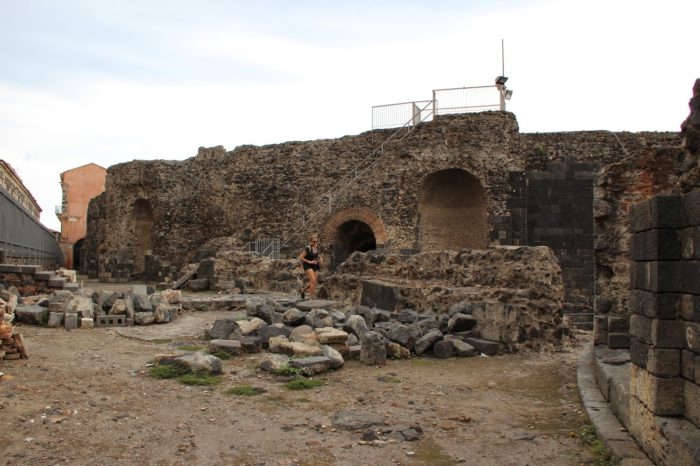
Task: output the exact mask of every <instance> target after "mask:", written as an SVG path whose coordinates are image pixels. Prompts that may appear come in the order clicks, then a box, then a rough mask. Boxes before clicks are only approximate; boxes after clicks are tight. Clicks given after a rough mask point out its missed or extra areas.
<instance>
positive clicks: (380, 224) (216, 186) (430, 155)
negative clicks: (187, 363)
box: [82, 112, 680, 309]
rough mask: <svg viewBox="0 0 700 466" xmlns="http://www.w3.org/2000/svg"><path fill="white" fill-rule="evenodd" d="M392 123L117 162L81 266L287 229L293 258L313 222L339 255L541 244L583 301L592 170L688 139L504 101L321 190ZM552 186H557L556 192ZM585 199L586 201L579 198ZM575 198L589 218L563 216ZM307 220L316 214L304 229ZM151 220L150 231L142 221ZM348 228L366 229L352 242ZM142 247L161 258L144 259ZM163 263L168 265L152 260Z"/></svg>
mask: <svg viewBox="0 0 700 466" xmlns="http://www.w3.org/2000/svg"><path fill="white" fill-rule="evenodd" d="M392 133H393V132H392V131H391V130H384V131H375V132H374V134H372V133H371V132H368V133H363V134H360V135H357V136H346V137H342V138H339V139H333V140H318V141H307V142H289V143H285V144H277V145H270V146H262V147H256V146H242V147H238V148H236V149H235V150H233V151H231V152H227V153H222V151H221V149H220V148H217V149H216V150H212V151H206V150H204V151H200V154H199V155H200V157H197V158H191V159H188V160H185V161H181V162H174V161H163V160H155V161H133V162H129V163H123V164H119V165H115V166H112V167H110V168H109V170H108V175H107V183H106V190H105V193H103V194H102V195H101V196H99V197H98V198H96V199H95V200H93V202H92V203H91V206H90V211H89V226H88V235H87V238H86V242H85V245H84V248H83V249H84V260H83V261H82V264H84V265H85V267H86V268H85V269H84V271H85V272H88V275H91V276H97V277H100V278H101V279H105V280H113V281H127V280H130V279H134V278H136V277H139V278H145V279H147V280H149V281H160V280H161V279H162V277H164V276H167V275H172V270H173V269H177V268H182V267H184V266H185V265H186V264H188V263H193V262H197V261H198V260H200V259H201V257H199V256H200V254H201V252H202V248H203V247H204V245H205V243H207V242H208V241H210V240H212V239H215V238H230V239H232V240H233V241H234V242H236V243H237V244H240V245H241V247H243V246H244V245H245V243H246V242H248V241H251V240H254V239H256V238H270V237H276V238H282V243H283V247H282V253H283V254H287V255H288V256H291V255H296V254H297V253H298V251H299V250H300V249H301V248H302V247H303V245H304V244H305V238H306V235H307V234H309V233H312V232H319V233H323V235H322V239H323V240H324V244H323V246H324V247H325V248H326V250H327V254H328V255H331V256H336V255H337V256H338V257H339V258H344V257H347V256H348V255H349V254H350V253H352V252H353V251H355V250H363V249H362V248H361V247H360V246H358V245H364V244H370V243H371V244H374V245H376V247H379V248H380V249H382V250H386V251H388V252H410V253H415V252H419V251H428V250H430V249H431V248H432V247H437V248H439V249H445V248H449V249H455V250H458V249H461V248H463V247H484V246H488V245H499V244H500V245H508V244H514V245H528V244H537V245H539V244H542V245H547V246H551V247H552V248H553V249H554V250H555V252H556V253H557V256H558V257H559V258H560V260H561V261H562V263H563V265H564V276H565V280H566V282H565V283H566V286H567V289H569V290H570V292H568V294H567V297H568V299H570V301H571V303H570V304H571V306H569V308H571V309H578V308H580V307H585V306H588V305H590V294H591V293H590V290H591V288H592V278H591V277H590V275H591V272H590V270H591V265H590V257H591V250H592V248H591V244H590V243H591V241H590V232H588V231H587V230H586V227H585V226H583V225H580V226H581V227H583V228H579V227H573V228H568V229H567V228H565V227H567V226H568V224H569V223H570V222H569V221H568V220H567V218H569V219H571V218H576V219H577V220H580V221H581V222H582V223H583V222H586V221H587V220H586V219H587V217H590V215H591V214H590V212H592V202H591V200H590V196H588V195H587V194H586V195H582V194H581V193H583V192H584V191H587V190H588V189H589V187H588V186H589V185H588V184H587V183H588V181H589V180H588V178H587V177H589V175H590V173H589V174H586V175H584V173H586V172H588V171H589V170H588V169H589V167H598V166H600V165H602V164H606V163H609V162H611V161H619V160H620V159H621V158H622V157H623V156H624V153H625V152H624V151H625V150H633V149H634V150H638V149H640V148H645V147H657V146H665V145H674V144H675V145H678V144H679V141H680V140H679V137H678V134H677V133H617V134H613V133H610V132H605V131H589V132H572V133H550V134H520V133H519V131H518V124H517V121H516V119H515V116H514V115H513V114H511V113H507V112H484V113H478V114H463V115H451V116H441V117H439V118H437V119H436V120H435V121H433V122H430V123H425V124H421V125H419V126H418V127H416V128H415V130H413V131H412V132H411V133H409V134H407V135H405V137H403V138H395V139H394V140H392V141H391V142H390V143H388V144H386V145H385V146H384V147H383V156H382V157H381V158H379V159H378V161H377V162H376V163H375V164H374V165H373V166H372V167H371V169H370V170H369V171H367V172H366V173H365V174H364V175H363V176H362V177H361V178H360V179H359V181H357V182H356V183H354V184H353V185H351V186H350V187H349V188H348V189H346V190H344V191H343V193H342V195H341V196H336V195H334V196H332V198H331V200H330V203H329V202H328V199H327V197H325V196H324V193H325V192H326V191H327V190H329V189H330V188H331V187H332V186H333V185H334V184H335V183H336V182H338V180H340V179H341V177H343V176H344V175H346V174H347V173H348V172H349V171H351V169H353V168H354V167H356V166H357V164H358V163H360V162H361V161H362V160H364V159H365V158H366V157H367V156H368V155H370V154H372V153H373V152H374V151H375V150H376V149H377V148H378V147H379V144H380V142H381V141H383V140H385V139H386V138H388V137H389V136H390V135H391V134H392ZM625 148H626V149H625ZM210 152H211V153H210ZM561 163H564V165H562V164H561ZM547 173H549V174H551V175H552V177H551V178H550V177H549V175H547ZM562 176H563V180H562V178H561V177H562ZM567 177H569V178H567ZM459 179H465V180H471V181H470V183H471V186H472V187H471V188H470V189H469V190H466V191H464V192H465V193H467V194H469V196H468V197H469V199H462V198H460V197H458V196H454V197H453V198H452V199H450V196H449V193H442V192H441V191H440V189H442V188H440V183H439V182H436V181H435V180H438V181H439V180H459ZM523 183H524V184H523ZM557 183H559V184H560V185H561V186H559V187H557V188H556V189H557V190H558V191H557V194H556V195H555V194H552V193H550V191H549V188H550V187H554V186H555V185H556V184H557ZM591 183H592V181H591ZM436 189H437V190H436ZM528 190H529V194H530V198H529V199H530V201H529V202H528V196H527V195H528ZM564 191H566V192H564ZM460 192H461V191H460ZM577 193H578V194H577ZM523 195H524V196H525V198H524V199H523ZM580 196H582V197H583V201H582V202H583V203H584V204H588V207H586V206H585V205H584V206H579V205H578V204H579V203H578V200H577V198H578V197H580ZM560 197H561V199H563V200H562V201H560V200H559V198H560ZM428 198H430V199H432V201H430V202H428V201H427V200H428ZM475 199H477V201H475ZM435 200H437V201H436V202H435ZM540 200H541V201H542V202H543V203H545V204H546V206H547V209H549V211H548V212H546V213H540V214H536V213H535V212H534V210H535V209H536V208H538V207H542V206H545V204H542V203H540V202H539V201H540ZM317 201H318V202H317ZM579 207H580V208H581V209H582V212H579V214H580V215H576V216H573V217H567V215H571V214H572V213H571V212H570V210H571V209H573V208H579ZM557 209H559V213H557V212H556V210H557ZM583 210H585V212H583ZM137 211H138V212H141V214H139V218H138V219H137V218H136V217H137ZM144 212H145V213H146V214H143V213H144ZM537 215H540V217H539V218H538V217H537ZM545 216H546V217H550V218H545ZM144 219H145V220H144ZM149 219H150V220H149ZM474 219H476V220H478V221H472V220H474ZM482 219H483V221H482ZM302 220H307V221H308V223H307V224H306V225H305V226H304V227H302V228H298V227H299V226H300V225H301V223H300V222H302ZM149 221H150V222H151V223H152V225H151V227H150V229H149V228H148V225H144V222H146V223H147V222H149ZM547 222H549V224H548V225H549V226H545V225H546V224H547ZM346 227H347V228H346ZM355 227H358V228H356V229H353V228H355ZM450 228H451V229H452V230H451V231H445V230H446V229H450ZM469 228H473V230H471V231H461V230H464V229H469ZM528 228H529V230H528ZM560 230H561V231H560ZM565 230H567V231H565ZM140 231H152V234H151V235H150V237H145V236H146V235H143V234H141V235H139V232H140ZM576 231H578V232H576ZM341 233H342V235H341ZM560 233H561V235H560ZM353 234H354V235H358V237H359V235H365V236H367V238H364V237H359V240H362V241H350V240H348V239H347V236H348V235H353ZM572 234H575V235H579V236H580V237H579V236H576V237H575V238H574V237H571V235H572ZM341 236H342V238H341ZM356 239H358V238H356ZM365 239H366V240H367V241H364V240H365ZM341 240H342V241H341ZM576 241H579V243H576ZM583 242H587V243H586V244H583ZM452 243H454V244H452ZM339 246H342V247H339ZM343 248H344V249H343ZM144 255H149V256H156V257H157V258H158V259H157V260H155V261H153V260H151V261H146V260H144V257H143V256H144ZM159 262H163V263H164V264H167V265H164V267H166V269H167V270H161V271H158V270H156V268H157V267H154V266H151V267H146V264H147V263H149V264H151V265H153V264H157V263H159ZM329 262H330V263H333V265H337V264H338V263H339V262H340V261H332V260H331V261H329ZM584 269H585V270H584ZM584 282H586V283H584Z"/></svg>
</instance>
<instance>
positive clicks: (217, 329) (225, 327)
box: [137, 313, 240, 340]
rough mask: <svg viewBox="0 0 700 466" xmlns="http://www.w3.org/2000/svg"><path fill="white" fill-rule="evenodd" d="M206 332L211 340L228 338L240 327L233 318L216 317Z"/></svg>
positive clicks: (238, 331)
mask: <svg viewBox="0 0 700 466" xmlns="http://www.w3.org/2000/svg"><path fill="white" fill-rule="evenodd" d="M137 314H138V313H137ZM137 323H138V321H137ZM207 333H208V334H209V337H211V338H212V339H213V340H228V339H230V338H231V336H232V335H234V334H236V333H240V327H239V325H238V322H236V321H235V320H234V319H231V318H224V319H217V320H216V321H214V325H213V326H212V328H211V329H209V331H208V332H207Z"/></svg>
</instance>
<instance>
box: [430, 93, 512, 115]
mask: <svg viewBox="0 0 700 466" xmlns="http://www.w3.org/2000/svg"><path fill="white" fill-rule="evenodd" d="M433 102H434V107H433V109H434V110H433V112H434V113H435V115H451V114H454V113H469V112H483V111H484V110H502V101H501V92H500V91H499V89H498V87H497V86H474V87H453V88H450V89H434V90H433Z"/></svg>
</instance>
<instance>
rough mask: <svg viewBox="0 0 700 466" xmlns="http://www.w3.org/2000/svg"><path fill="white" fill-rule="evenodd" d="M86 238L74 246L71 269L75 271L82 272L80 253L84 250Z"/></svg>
mask: <svg viewBox="0 0 700 466" xmlns="http://www.w3.org/2000/svg"><path fill="white" fill-rule="evenodd" d="M84 241H85V238H82V239H79V240H78V241H76V242H75V244H74V245H73V265H72V266H71V268H72V269H73V270H80V251H81V250H82V249H83V242H84Z"/></svg>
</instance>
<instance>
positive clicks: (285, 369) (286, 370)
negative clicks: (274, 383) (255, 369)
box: [274, 364, 301, 376]
mask: <svg viewBox="0 0 700 466" xmlns="http://www.w3.org/2000/svg"><path fill="white" fill-rule="evenodd" d="M274 374H275V375H284V376H289V375H293V376H298V375H301V369H299V368H298V367H294V366H290V365H289V364H284V365H282V366H281V367H280V368H279V369H277V370H276V371H274Z"/></svg>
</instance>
